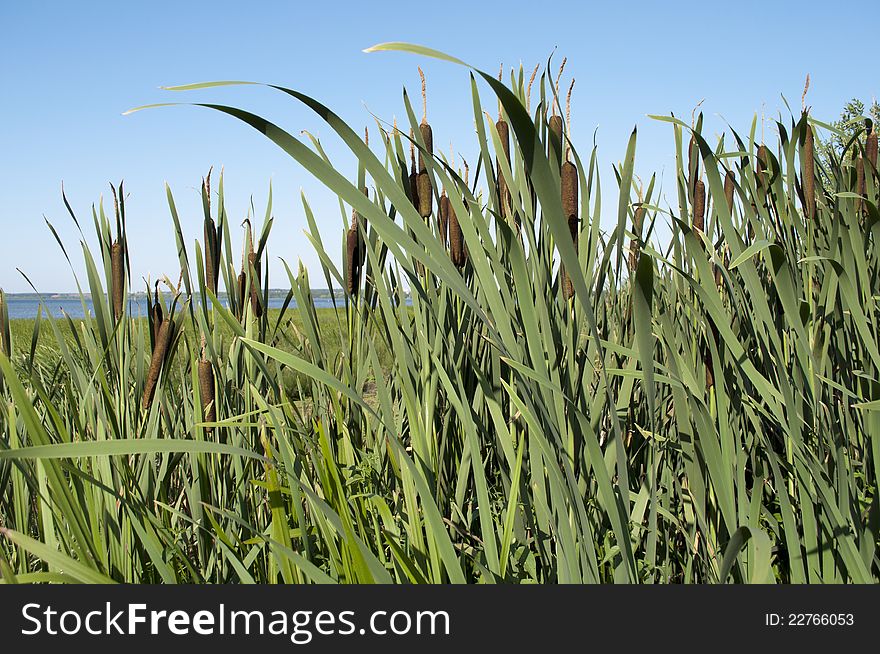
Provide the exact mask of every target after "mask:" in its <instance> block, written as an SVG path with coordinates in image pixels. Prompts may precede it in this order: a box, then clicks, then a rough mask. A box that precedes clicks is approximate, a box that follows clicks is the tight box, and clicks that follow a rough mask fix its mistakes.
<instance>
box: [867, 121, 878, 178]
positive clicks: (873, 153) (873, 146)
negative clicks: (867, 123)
mask: <svg viewBox="0 0 880 654" xmlns="http://www.w3.org/2000/svg"><path fill="white" fill-rule="evenodd" d="M865 157H867V159H868V161H870V162H871V165H872V166H873V167H874V168H875V169H876V168H877V132H875V131H874V129H873V127H872V128H871V131H870V132H868V137H867V138H866V139H865Z"/></svg>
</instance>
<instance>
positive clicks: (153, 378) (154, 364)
mask: <svg viewBox="0 0 880 654" xmlns="http://www.w3.org/2000/svg"><path fill="white" fill-rule="evenodd" d="M171 334H172V324H171V320H170V319H167V320H163V321H162V324H161V325H160V327H159V334H158V337H157V338H156V344H155V346H154V347H153V356H152V358H151V359H150V367H149V369H148V370H147V380H146V383H145V384H144V395H143V398H142V400H141V406H143V408H144V409H149V408H150V405H151V404H152V403H153V395H154V394H155V392H156V383H157V382H158V381H159V371H160V370H161V369H162V362H163V361H164V360H165V354H166V352H168V345H169V344H170V343H171Z"/></svg>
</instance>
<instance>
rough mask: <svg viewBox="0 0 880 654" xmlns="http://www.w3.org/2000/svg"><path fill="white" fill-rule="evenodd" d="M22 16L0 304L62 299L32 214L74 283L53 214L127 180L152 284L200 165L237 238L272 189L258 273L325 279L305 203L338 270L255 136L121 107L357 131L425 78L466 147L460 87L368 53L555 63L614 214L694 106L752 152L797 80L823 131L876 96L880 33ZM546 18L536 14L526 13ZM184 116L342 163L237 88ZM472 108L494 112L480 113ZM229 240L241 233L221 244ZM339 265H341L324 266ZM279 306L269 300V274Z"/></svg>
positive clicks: (9, 71) (525, 17)
mask: <svg viewBox="0 0 880 654" xmlns="http://www.w3.org/2000/svg"><path fill="white" fill-rule="evenodd" d="M503 6H504V7H505V8H504V9H503V10H502V9H501V8H500V7H502V3H479V2H473V1H470V2H452V1H449V0H447V1H445V2H438V3H429V2H423V3H417V2H412V1H410V2H344V1H342V0H337V1H336V2H320V3H319V2H302V3H301V2H258V1H256V0H254V1H251V2H223V1H222V0H214V1H212V2H198V3H195V2H182V1H180V0H178V1H177V2H158V1H154V2H150V3H134V2H113V3H103V2H90V3H73V2H57V3H56V2H27V3H25V2H20V3H9V2H6V3H3V4H2V5H0V82H2V88H3V99H4V101H3V103H2V105H0V112H2V120H0V152H2V156H0V229H2V234H3V237H2V240H0V287H3V288H4V289H5V290H7V291H8V292H23V291H28V290H29V288H28V286H27V284H26V282H25V281H24V280H23V278H22V277H21V275H20V274H19V273H18V272H16V268H21V269H22V270H23V271H24V272H25V273H26V274H27V275H28V276H29V277H30V279H31V280H32V281H33V282H34V284H35V285H36V287H37V288H38V289H39V290H40V291H41V292H55V291H71V290H74V289H75V285H74V282H73V280H72V277H71V274H70V272H69V269H68V267H67V263H66V262H65V260H64V258H63V257H62V256H60V252H59V250H58V247H57V245H56V243H55V242H54V239H53V238H52V236H51V234H50V232H49V230H48V228H47V227H46V225H45V223H44V221H43V216H44V215H45V216H46V218H48V219H49V220H50V221H52V222H53V224H54V225H55V226H56V228H57V229H58V231H59V233H60V235H61V237H62V239H63V240H64V241H65V243H66V244H67V245H68V249H69V251H71V253H72V255H73V259H74V263H75V267H76V269H77V270H78V271H79V270H80V267H79V265H78V261H79V259H80V256H79V252H78V250H77V248H76V244H77V242H78V238H79V236H78V233H77V231H76V229H75V228H74V226H73V224H72V221H71V220H70V219H69V218H68V217H67V215H66V213H65V211H64V207H63V204H62V202H61V194H60V188H61V183H62V181H63V182H64V186H65V189H66V191H67V194H68V198H69V199H70V201H71V204H72V205H73V207H74V210H75V211H76V213H77V215H78V217H80V219H81V220H86V221H88V222H87V223H86V225H89V224H90V223H91V221H90V206H91V204H92V203H93V202H96V201H97V200H98V199H99V198H100V196H101V195H102V194H103V195H104V196H105V198H106V197H107V195H108V192H109V186H108V182H110V181H114V182H115V181H118V180H119V179H122V178H124V179H125V185H126V190H127V192H128V194H129V198H128V204H127V213H128V219H129V234H130V242H131V244H132V265H133V269H134V273H135V274H134V275H133V281H137V282H138V284H137V286H138V287H140V286H141V284H140V283H139V280H140V277H141V276H148V275H151V276H153V277H155V276H157V275H161V274H168V275H169V276H171V277H173V278H176V272H175V271H176V270H177V255H176V250H175V247H174V240H173V232H172V225H171V219H170V216H169V211H168V205H167V202H166V199H165V192H164V183H165V182H167V183H168V184H169V185H170V187H171V190H172V192H173V193H174V196H175V200H176V202H177V205H178V209H179V211H180V213H181V218H182V221H183V228H184V231H185V236H186V239H187V242H188V243H190V244H191V243H192V241H193V240H194V239H196V238H201V236H200V231H201V210H200V205H199V198H198V192H197V189H198V184H199V179H200V178H201V176H202V175H203V174H204V173H205V172H206V171H207V170H208V168H209V167H210V166H212V165H213V166H214V168H215V170H217V169H219V168H220V167H221V166H222V167H224V168H225V173H226V175H225V183H226V193H227V206H228V209H229V214H230V217H231V218H232V219H233V220H234V221H235V222H236V223H237V222H239V221H240V220H242V219H243V218H244V217H245V214H246V211H247V208H248V205H249V202H250V198H251V197H252V198H253V201H254V204H255V206H256V210H257V216H258V217H262V212H263V209H264V206H265V201H266V197H267V191H268V186H269V182H270V180H271V181H272V184H273V189H274V198H275V202H274V215H275V218H276V221H275V227H274V230H273V238H272V240H271V241H270V246H271V252H270V254H271V255H272V256H273V257H282V256H283V257H284V258H285V259H286V260H287V261H289V262H290V263H291V264H293V265H294V266H295V264H296V262H297V259H301V260H302V261H303V263H304V264H305V265H306V266H307V267H308V268H309V269H310V271H311V277H312V279H313V280H314V281H315V283H316V284H317V282H318V280H320V279H321V276H320V274H319V268H318V262H317V257H316V256H315V255H314V253H313V251H312V248H311V245H310V244H309V242H308V241H307V240H306V238H305V237H304V236H303V230H304V228H305V218H304V215H303V210H302V205H301V202H300V197H299V196H300V190H303V191H304V192H305V193H306V195H307V196H308V198H309V200H310V202H311V204H312V206H313V208H314V209H315V212H316V215H317V216H318V220H319V223H320V224H321V225H322V235H323V238H324V241H325V244H326V245H327V246H328V247H329V248H331V249H332V251H333V252H336V250H337V249H338V243H339V242H340V241H339V238H340V224H341V218H340V214H339V209H338V204H337V202H336V200H335V198H333V197H332V196H331V195H329V194H328V193H327V192H326V191H325V190H324V189H322V187H321V186H320V184H318V183H317V182H316V181H315V180H314V179H312V178H311V177H310V176H309V175H308V173H306V172H305V171H304V170H302V169H301V168H299V167H298V166H297V165H296V164H295V163H294V162H293V161H292V160H290V159H289V158H288V157H287V156H286V155H284V154H283V153H281V152H280V151H279V150H277V149H276V148H275V146H273V145H272V144H271V143H269V142H268V141H267V140H266V139H264V138H263V137H261V136H260V135H259V134H257V133H256V132H254V131H253V130H252V129H251V128H249V127H246V126H244V125H242V124H239V123H237V122H236V121H235V120H233V119H231V118H229V117H225V116H222V115H219V114H214V113H212V112H209V111H207V110H203V109H197V108H189V107H182V108H169V109H159V110H152V111H145V112H139V113H136V114H133V115H130V116H123V115H122V112H123V111H124V110H126V109H128V108H131V107H134V106H137V105H141V104H146V103H151V102H162V101H168V100H183V99H186V98H184V97H182V95H181V94H171V93H168V92H166V91H161V90H159V88H158V87H159V86H161V85H172V84H182V83H188V82H196V81H205V80H213V79H245V80H257V81H269V82H275V83H279V84H283V85H286V86H291V87H294V88H296V89H299V90H302V91H304V92H306V93H308V94H310V95H312V96H314V97H316V98H318V99H320V100H321V101H323V102H324V103H325V104H328V105H329V106H331V107H332V108H334V110H336V111H337V113H339V114H340V115H341V116H342V117H343V118H344V119H346V120H347V121H348V122H349V123H350V124H351V125H352V126H356V127H362V126H364V125H367V124H370V123H371V122H372V119H371V117H370V112H372V113H375V114H377V115H378V116H380V117H381V118H383V119H386V120H389V121H390V120H391V119H392V117H393V116H394V115H398V116H400V115H402V114H403V104H402V100H401V94H402V89H403V87H404V86H406V87H407V88H408V89H409V90H410V93H411V94H413V95H417V94H418V83H419V82H418V74H417V72H416V66H417V65H422V67H423V68H424V69H425V71H426V73H427V76H428V94H429V98H428V99H429V118H430V120H431V124H432V126H433V129H434V135H435V136H434V138H435V144H436V147H438V148H440V147H442V148H443V149H448V147H449V143H450V141H453V142H454V143H455V144H456V149H457V150H459V151H463V152H464V153H465V154H467V153H468V152H469V151H470V149H472V145H471V141H472V139H471V138H470V134H471V133H472V131H471V130H472V113H471V107H470V102H469V81H468V75H467V72H466V71H465V70H464V69H462V68H460V67H457V66H454V65H451V64H446V63H442V62H438V61H433V60H423V59H420V58H417V57H414V56H412V55H407V54H399V53H375V54H365V53H364V52H363V49H364V48H366V47H369V46H371V45H373V44H375V43H379V42H383V41H409V42H414V43H419V44H423V45H428V46H431V47H434V48H437V49H440V50H443V51H446V52H448V53H450V54H453V55H456V56H458V57H460V58H462V59H464V60H465V61H468V62H469V63H472V64H474V65H476V66H479V67H481V68H483V69H484V70H490V71H496V70H497V69H498V67H499V64H500V63H501V62H503V63H504V64H505V66H507V67H509V66H518V65H519V63H520V62H522V63H523V64H524V65H525V67H526V68H527V69H531V68H532V67H533V66H534V65H535V64H536V63H538V62H545V61H546V60H547V58H548V56H549V55H550V54H551V53H552V52H553V50H554V48H555V49H556V55H555V57H554V59H555V61H559V59H560V58H561V56H563V55H564V56H567V57H568V66H567V67H566V78H567V79H568V78H570V77H571V76H573V77H575V78H576V79H577V84H576V87H575V92H574V98H573V109H572V132H573V138H574V140H575V142H576V143H579V144H580V149H581V151H582V152H583V151H584V150H586V149H587V148H588V146H589V143H590V141H591V139H592V134H593V132H594V130H596V128H597V127H598V132H597V141H598V145H599V159H600V161H601V162H602V174H603V196H604V197H605V198H606V204H610V202H609V200H608V198H610V197H613V196H612V194H613V192H614V190H615V189H614V188H613V184H614V183H613V177H612V175H611V171H610V164H611V163H612V162H615V161H617V160H618V159H620V158H621V157H622V155H623V153H624V150H625V148H626V142H627V138H628V136H629V133H630V132H631V131H632V128H633V126H634V125H637V126H638V128H639V142H638V149H637V153H636V169H637V172H638V173H639V174H640V175H641V176H642V177H643V178H647V177H648V176H649V175H650V173H651V171H657V172H658V173H661V174H662V173H663V172H664V171H666V175H667V178H668V175H669V171H670V170H671V169H672V166H673V152H672V144H673V140H672V130H671V127H670V126H669V125H668V124H664V123H658V122H655V121H651V120H650V119H648V118H646V114H652V113H657V114H659V113H668V112H670V111H673V112H675V113H676V115H679V116H690V113H691V110H692V108H693V106H694V105H695V104H696V103H697V102H699V101H700V100H701V99H705V101H704V103H703V106H702V109H703V111H704V112H705V114H706V126H707V127H706V130H705V131H706V132H708V133H710V134H720V133H721V131H722V130H723V129H724V125H725V121H727V122H729V123H730V124H732V125H733V126H734V127H735V128H736V129H737V130H738V131H740V132H741V133H748V129H749V125H750V123H751V120H752V117H753V115H754V114H755V113H758V114H760V112H761V110H762V107H764V111H765V112H766V114H767V116H774V115H775V114H776V112H778V111H780V110H782V111H784V105H783V103H782V99H781V96H782V95H785V97H786V98H787V99H788V100H789V102H790V103H791V104H792V106H793V107H798V106H799V104H800V94H801V91H802V88H803V83H804V77H805V75H806V74H807V73H809V74H810V75H811V78H812V86H811V91H810V94H809V96H808V104H810V105H812V107H813V115H815V116H816V117H819V118H823V119H832V118H834V117H836V115H837V114H838V113H839V111H840V108H841V107H842V105H843V103H844V102H845V101H846V100H847V99H848V98H850V97H853V96H857V97H860V98H862V99H864V100H865V101H866V102H867V101H870V99H871V98H872V97H873V96H874V95H875V94H876V93H877V87H876V80H877V77H876V75H874V74H873V72H872V71H873V68H874V66H873V64H872V63H871V62H872V61H873V59H874V57H875V52H874V50H875V48H876V42H877V39H876V28H875V27H874V22H873V21H872V20H871V16H872V14H873V12H872V11H871V9H872V6H871V4H869V3H867V2H850V3H847V6H846V9H845V12H846V15H847V16H849V17H850V18H851V20H847V21H846V22H844V21H843V20H842V18H841V17H842V16H843V13H842V10H835V12H836V13H833V14H832V9H831V6H830V5H829V4H827V3H821V4H820V3H811V2H804V1H801V2H767V1H764V2H750V1H745V2H735V3H733V2H726V3H712V2H705V0H704V1H703V2H664V3H660V2H641V3H639V2H614V3H585V2H568V3H567V2H562V1H561V0H557V1H556V2H548V3H529V2H506V3H504V4H503ZM535 7H537V8H538V11H541V12H544V13H543V15H539V14H538V13H536V9H535ZM188 97H189V98H191V99H192V100H194V101H195V100H199V101H218V102H224V103H229V104H234V105H236V106H241V107H243V108H247V109H249V110H252V111H255V112H256V113H260V114H263V115H265V116H267V117H270V118H271V119H273V120H275V121H276V122H279V123H280V124H282V125H283V126H284V127H286V128H287V129H288V130H289V131H291V133H294V134H296V133H298V132H299V131H300V130H303V129H307V130H309V131H312V132H314V133H315V134H317V135H318V136H321V137H322V138H323V140H324V142H325V145H326V147H327V150H328V153H329V154H330V156H331V158H333V160H334V162H336V163H337V164H338V167H340V168H341V169H342V170H349V171H350V172H351V174H354V172H355V168H354V162H353V161H352V159H351V158H350V157H347V156H346V155H345V153H344V151H343V149H342V148H340V147H339V146H338V144H337V143H336V142H335V141H334V140H333V138H332V136H331V135H330V134H329V130H328V129H327V128H325V127H324V126H323V125H322V124H321V123H320V121H319V119H318V118H317V117H315V116H314V115H310V114H309V113H308V112H307V111H306V110H304V109H303V108H302V107H299V106H297V105H296V104H294V103H292V102H290V101H289V100H287V99H285V98H283V97H281V96H279V94H277V93H272V92H270V91H268V90H264V89H259V88H253V87H240V88H231V89H222V90H217V89H215V90H206V91H198V92H192V93H190V94H188ZM484 104H485V105H486V106H487V107H490V106H493V105H492V103H491V101H490V100H489V97H488V95H486V96H485V100H484ZM234 233H235V235H236V237H237V236H238V234H237V233H236V232H234ZM336 259H337V261H338V259H339V257H338V256H337V257H336ZM270 275H271V281H272V285H273V286H279V287H280V286H285V285H286V279H285V278H284V276H283V270H282V268H281V267H280V265H279V264H278V263H277V262H276V263H273V264H272V267H271V272H270Z"/></svg>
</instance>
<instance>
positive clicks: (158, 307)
mask: <svg viewBox="0 0 880 654" xmlns="http://www.w3.org/2000/svg"><path fill="white" fill-rule="evenodd" d="M150 315H151V318H152V321H153V349H154V350H155V349H156V344H157V343H158V342H159V329H160V328H161V327H162V321H163V320H164V319H165V318H164V315H163V312H162V303H161V302H160V301H159V282H156V285H155V287H154V290H153V306H152V307H150Z"/></svg>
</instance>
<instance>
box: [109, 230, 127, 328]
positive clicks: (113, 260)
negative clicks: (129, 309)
mask: <svg viewBox="0 0 880 654" xmlns="http://www.w3.org/2000/svg"><path fill="white" fill-rule="evenodd" d="M110 277H111V283H112V286H113V288H112V293H113V315H114V316H115V318H116V320H117V321H118V320H119V319H121V318H122V314H123V312H124V310H125V304H124V294H125V257H124V255H123V251H122V244H120V243H119V241H118V240H117V241H113V245H112V246H111V247H110Z"/></svg>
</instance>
